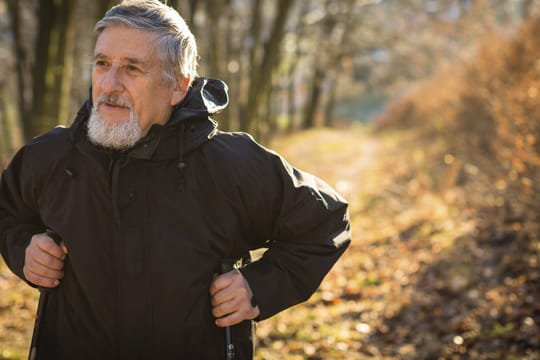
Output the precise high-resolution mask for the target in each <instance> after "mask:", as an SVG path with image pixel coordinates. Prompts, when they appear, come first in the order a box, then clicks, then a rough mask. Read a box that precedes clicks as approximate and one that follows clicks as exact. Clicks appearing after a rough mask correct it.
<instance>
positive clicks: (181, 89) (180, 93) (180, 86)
mask: <svg viewBox="0 0 540 360" xmlns="http://www.w3.org/2000/svg"><path fill="white" fill-rule="evenodd" d="M189 80H190V78H189V76H186V77H182V79H180V81H178V82H177V83H176V85H175V87H174V89H173V93H172V96H171V106H176V105H178V104H179V103H180V102H181V101H182V100H184V98H185V97H186V94H187V91H188V86H189Z"/></svg>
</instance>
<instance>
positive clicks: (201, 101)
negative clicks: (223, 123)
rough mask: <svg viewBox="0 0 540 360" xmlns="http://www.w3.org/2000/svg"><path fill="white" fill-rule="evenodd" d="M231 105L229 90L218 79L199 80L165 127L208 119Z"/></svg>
mask: <svg viewBox="0 0 540 360" xmlns="http://www.w3.org/2000/svg"><path fill="white" fill-rule="evenodd" d="M228 104H229V95H228V88H227V84H225V82H223V81H221V80H218V79H210V78H197V79H195V80H194V81H193V83H192V85H191V88H190V89H189V91H188V93H187V95H186V97H185V98H184V100H182V102H180V104H178V105H176V106H175V108H174V110H173V113H172V115H171V118H170V119H169V121H168V122H167V124H166V125H165V126H174V125H176V124H178V123H180V122H182V121H185V120H188V119H194V118H208V117H209V116H212V115H214V114H217V113H219V112H220V111H222V110H223V109H225V108H226V107H227V105H228Z"/></svg>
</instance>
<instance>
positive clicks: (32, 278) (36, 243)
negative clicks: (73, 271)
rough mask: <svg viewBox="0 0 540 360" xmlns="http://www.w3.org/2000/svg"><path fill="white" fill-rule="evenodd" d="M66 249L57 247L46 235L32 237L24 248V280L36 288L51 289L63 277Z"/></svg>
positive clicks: (62, 246) (61, 246)
mask: <svg viewBox="0 0 540 360" xmlns="http://www.w3.org/2000/svg"><path fill="white" fill-rule="evenodd" d="M67 252H68V251H67V248H66V246H65V245H64V243H62V244H61V245H57V244H56V243H55V242H54V240H53V239H52V238H50V237H49V236H47V234H46V233H43V234H36V235H34V236H32V240H30V245H28V247H27V248H26V255H25V258H24V267H23V273H24V276H25V277H26V280H28V281H29V282H31V283H32V284H34V285H37V286H43V287H47V288H52V287H56V286H58V284H60V279H62V277H64V272H63V271H62V269H63V268H64V259H65V258H66V255H67Z"/></svg>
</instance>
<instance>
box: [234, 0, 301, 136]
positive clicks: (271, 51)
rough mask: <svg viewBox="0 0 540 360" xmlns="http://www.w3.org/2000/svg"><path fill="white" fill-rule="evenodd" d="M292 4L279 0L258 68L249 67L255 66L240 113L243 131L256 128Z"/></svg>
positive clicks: (277, 58)
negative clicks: (246, 100) (245, 101)
mask: <svg viewBox="0 0 540 360" xmlns="http://www.w3.org/2000/svg"><path fill="white" fill-rule="evenodd" d="M293 3H294V1H293V0H279V2H278V5H277V6H278V8H277V11H276V16H275V18H274V23H273V26H272V30H271V34H270V38H269V39H268V41H267V42H266V43H265V45H264V51H263V54H262V60H261V64H260V65H259V66H256V64H251V66H256V71H255V72H254V73H253V72H252V77H251V81H250V85H249V91H248V102H247V105H246V106H245V109H244V110H243V111H242V117H243V121H242V125H243V130H246V131H251V130H252V129H254V128H257V126H255V125H256V124H254V122H255V121H256V119H257V117H258V114H259V110H260V105H261V102H262V101H263V99H264V98H265V97H266V98H267V96H268V94H269V91H270V80H271V77H272V73H273V71H274V69H275V68H276V67H277V66H278V65H279V61H280V58H281V54H280V51H279V50H280V45H281V41H282V40H283V36H284V30H285V25H286V23H287V19H288V17H289V13H290V11H291V9H292V5H293Z"/></svg>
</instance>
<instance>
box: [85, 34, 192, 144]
mask: <svg viewBox="0 0 540 360" xmlns="http://www.w3.org/2000/svg"><path fill="white" fill-rule="evenodd" d="M157 37H158V34H157V33H155V32H152V31H146V30H141V29H136V28H130V27H126V26H123V25H114V26H110V27H107V28H105V29H104V30H103V32H102V33H101V34H100V35H99V37H98V39H97V41H96V46H95V49H94V68H93V71H92V101H93V103H94V110H93V114H92V117H91V119H90V124H89V129H90V131H89V135H90V137H91V139H92V128H91V127H92V126H95V125H96V123H98V127H101V129H102V130H101V132H102V133H104V134H109V136H116V137H120V139H114V141H113V142H112V144H116V143H120V144H121V143H122V139H121V137H123V136H129V135H125V134H124V133H126V134H127V133H130V132H131V133H132V134H133V127H134V126H135V127H137V123H138V127H139V130H140V131H139V134H138V135H137V134H135V136H136V137H137V136H138V137H139V138H140V137H141V136H144V135H146V133H147V132H148V130H149V129H150V127H151V126H152V125H153V124H164V123H165V122H167V120H168V118H169V116H170V114H171V111H172V107H173V106H174V105H176V104H177V103H179V102H180V101H181V100H182V98H183V97H184V95H185V90H186V89H185V86H184V84H185V82H184V81H182V85H178V84H172V85H166V84H165V83H164V81H163V78H162V68H163V65H162V62H161V60H160V58H159V57H158V55H157V52H156V48H155V40H156V39H157ZM130 119H131V125H130ZM126 127H127V128H128V130H127V131H115V130H118V129H122V128H126ZM130 129H131V130H130ZM98 132H99V131H98ZM132 136H133V135H132ZM92 140H94V139H92ZM136 140H138V139H136ZM136 140H135V141H136ZM95 142H97V143H101V141H100V139H97V140H96V141H95ZM133 143H134V142H133V139H131V140H129V141H128V143H127V144H124V146H115V145H111V146H112V147H129V146H131V145H133ZM102 145H105V146H108V145H109V144H108V143H107V142H105V143H102Z"/></svg>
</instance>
